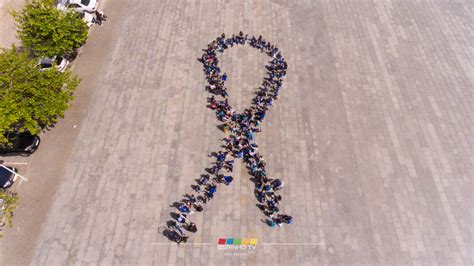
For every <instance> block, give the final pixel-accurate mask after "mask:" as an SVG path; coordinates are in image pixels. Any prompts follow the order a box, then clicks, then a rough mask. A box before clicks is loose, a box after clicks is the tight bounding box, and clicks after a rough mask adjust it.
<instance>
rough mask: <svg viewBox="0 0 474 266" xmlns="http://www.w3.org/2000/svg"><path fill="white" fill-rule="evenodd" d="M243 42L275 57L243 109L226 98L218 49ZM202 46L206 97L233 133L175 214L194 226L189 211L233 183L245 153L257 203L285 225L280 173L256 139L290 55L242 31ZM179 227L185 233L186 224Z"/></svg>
mask: <svg viewBox="0 0 474 266" xmlns="http://www.w3.org/2000/svg"><path fill="white" fill-rule="evenodd" d="M245 44H249V45H250V46H251V47H254V48H256V49H259V50H260V51H261V52H265V53H266V54H267V55H268V56H270V57H271V60H270V62H269V63H268V64H267V66H266V69H267V70H268V72H267V75H268V77H265V78H264V81H263V83H262V85H261V86H260V87H259V88H258V91H257V92H256V96H255V97H254V98H253V99H252V102H251V106H250V107H249V108H246V109H245V110H244V111H243V112H242V113H240V114H239V113H237V112H236V111H235V110H234V109H233V108H232V107H231V106H230V104H229V102H228V96H229V94H228V92H227V88H226V86H225V82H226V81H227V74H226V73H221V70H220V68H219V66H218V63H219V59H218V58H217V55H218V53H222V52H224V50H225V49H227V48H229V47H233V46H234V45H245ZM204 51H205V53H204V54H203V55H202V57H201V58H200V59H199V60H200V62H202V64H203V70H204V73H205V75H206V79H207V81H208V83H209V85H208V86H206V90H207V91H209V92H210V93H211V94H213V95H211V97H209V98H208V99H207V101H208V103H209V105H208V107H209V108H211V109H212V110H214V111H215V113H216V117H217V119H218V120H219V121H221V122H223V125H222V126H221V127H222V129H224V131H230V132H231V134H230V136H229V137H227V138H223V139H222V141H223V145H222V148H223V150H222V151H218V152H214V153H211V154H210V155H209V156H211V157H215V159H216V161H215V162H214V163H213V165H212V167H211V168H208V169H206V170H207V172H208V173H207V174H203V175H201V177H200V178H199V179H197V180H196V184H194V185H192V186H191V187H192V189H193V190H194V191H195V192H196V193H197V195H195V194H192V195H185V197H184V198H183V199H182V200H180V201H179V202H178V203H177V205H176V206H175V207H177V208H178V210H179V212H180V213H179V214H178V215H177V217H174V218H175V219H176V221H177V222H178V223H181V224H184V225H185V228H186V229H188V228H190V229H192V230H188V231H191V232H192V231H194V232H196V231H197V228H196V226H195V224H194V223H192V222H189V221H188V218H189V215H190V214H192V213H194V211H198V212H199V211H202V210H203V207H202V206H203V204H206V203H207V202H208V201H209V200H211V199H212V198H213V197H214V194H215V193H216V192H217V185H218V184H220V183H223V184H225V185H230V184H231V183H232V181H233V177H232V176H231V175H230V173H232V171H233V167H234V163H235V160H234V158H242V159H243V161H244V162H245V163H246V165H247V169H248V172H249V174H250V175H251V176H252V179H251V180H252V181H253V182H254V183H255V190H254V194H255V197H256V198H257V200H258V202H259V204H258V206H259V208H260V209H261V211H262V212H263V213H264V214H265V215H266V216H267V217H268V219H267V220H266V221H265V222H266V223H267V224H268V225H269V226H272V227H273V226H277V225H279V226H281V225H282V224H283V223H288V224H291V223H292V222H293V218H292V217H291V216H289V215H286V214H282V213H280V208H279V203H280V201H281V199H282V197H281V195H278V194H277V193H276V191H278V190H279V189H281V188H283V186H284V183H283V181H282V180H280V179H274V178H270V177H268V173H267V171H266V169H265V166H266V162H265V160H264V159H263V157H262V155H261V154H259V153H258V145H257V143H256V142H255V139H254V134H255V133H257V132H260V129H259V128H258V126H259V125H260V124H261V122H262V120H263V119H264V118H265V116H266V112H267V111H268V110H269V107H270V106H272V105H273V102H274V100H276V99H278V95H279V92H280V90H281V87H282V82H283V77H285V75H286V70H287V68H288V65H287V63H286V61H285V60H284V58H283V57H282V56H281V54H280V52H279V49H278V47H276V46H275V45H272V44H271V43H270V42H267V41H265V39H264V38H263V37H262V36H259V37H258V38H256V37H255V36H252V37H250V38H249V36H248V35H247V34H245V35H244V34H243V32H240V33H239V34H238V35H232V37H229V38H226V36H225V34H222V35H221V36H219V37H218V38H217V39H216V40H214V41H212V42H211V43H210V44H208V46H207V49H205V50H204ZM180 232H181V233H183V232H182V230H180ZM183 235H184V234H183Z"/></svg>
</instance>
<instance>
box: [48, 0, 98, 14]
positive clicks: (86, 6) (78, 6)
mask: <svg viewBox="0 0 474 266" xmlns="http://www.w3.org/2000/svg"><path fill="white" fill-rule="evenodd" d="M97 4H98V1H97V0H63V1H61V2H60V3H59V4H58V5H57V6H56V7H57V8H58V9H59V10H65V9H73V10H75V11H77V12H79V13H81V12H95V11H96V10H97Z"/></svg>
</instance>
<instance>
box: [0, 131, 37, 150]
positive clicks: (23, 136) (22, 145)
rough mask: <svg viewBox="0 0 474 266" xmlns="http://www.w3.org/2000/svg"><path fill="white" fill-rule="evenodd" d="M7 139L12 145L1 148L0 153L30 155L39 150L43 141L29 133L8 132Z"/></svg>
mask: <svg viewBox="0 0 474 266" xmlns="http://www.w3.org/2000/svg"><path fill="white" fill-rule="evenodd" d="M5 137H6V138H7V139H8V140H9V142H10V143H12V144H11V145H9V146H0V153H3V154H5V153H19V154H26V155H30V154H32V153H33V152H35V151H36V150H37V149H38V146H39V144H40V142H41V139H40V137H39V136H37V135H32V134H31V133H29V132H21V133H18V132H8V133H6V134H5Z"/></svg>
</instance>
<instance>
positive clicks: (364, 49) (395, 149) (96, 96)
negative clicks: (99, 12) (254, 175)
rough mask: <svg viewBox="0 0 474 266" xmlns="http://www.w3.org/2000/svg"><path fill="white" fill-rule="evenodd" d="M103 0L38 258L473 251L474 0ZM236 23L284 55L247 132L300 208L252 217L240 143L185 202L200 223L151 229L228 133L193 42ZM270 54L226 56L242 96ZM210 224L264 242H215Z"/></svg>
mask: <svg viewBox="0 0 474 266" xmlns="http://www.w3.org/2000/svg"><path fill="white" fill-rule="evenodd" d="M101 8H102V9H104V10H105V12H106V13H109V21H108V22H107V23H106V24H105V25H104V27H102V28H98V29H94V30H97V31H96V32H94V34H96V35H98V34H100V33H99V32H100V31H103V34H108V36H110V38H109V42H110V43H107V44H104V43H101V42H100V41H97V40H99V39H94V36H92V37H91V40H90V41H89V42H88V44H87V45H86V47H85V49H84V55H83V58H82V59H80V60H79V61H78V62H77V66H75V67H77V69H78V70H79V74H81V73H80V72H81V69H82V70H84V69H87V64H91V65H94V64H101V66H102V67H101V70H100V71H97V72H96V73H89V74H90V75H84V74H83V75H82V76H81V78H82V80H83V84H82V85H81V88H80V90H81V89H86V88H85V86H88V87H87V89H92V90H93V91H94V92H93V95H92V97H91V101H90V103H89V104H88V109H87V112H86V113H85V118H84V120H83V122H82V123H81V125H80V128H79V130H80V131H79V133H78V136H77V139H76V140H75V142H74V144H73V145H72V146H71V148H72V152H71V155H70V156H69V158H65V159H66V161H65V162H64V163H65V168H64V173H63V174H62V175H61V176H60V184H59V186H58V188H57V191H56V193H55V194H54V197H53V201H52V205H51V208H50V210H49V212H48V213H47V217H46V220H45V221H44V223H43V225H42V227H41V233H40V234H39V236H38V238H37V240H36V247H35V249H34V250H32V253H33V254H32V255H31V256H32V258H31V263H32V264H33V265H66V264H101V265H111V264H122V265H127V264H128V265H130V264H136V265H152V264H153V265H184V264H188V265H240V264H244V265H255V264H258V265H325V264H329V265H343V264H346V265H352V264H359V265H361V264H363V265H368V264H371V265H395V264H398V265H411V264H423V265H446V264H449V265H463V264H464V265H473V264H474V261H473V256H474V250H473V247H474V243H473V229H472V228H473V226H472V225H473V218H472V214H473V197H472V194H473V183H472V177H473V176H474V167H473V163H474V148H473V144H474V143H473V139H474V136H473V133H474V121H473V115H472V114H473V113H474V110H473V109H474V108H473V107H474V98H473V83H474V68H473V63H472V62H473V49H472V44H473V41H474V33H473V31H472V25H473V16H472V10H473V8H474V6H473V5H472V2H470V1H467V0H466V1H461V0H459V1H456V0H453V1H365V0H361V1H342V0H340V1H339V0H337V1H336V0H334V1H333V0H331V1H330V0H327V1H269V0H261V1H247V0H246V1H229V0H226V1H217V0H213V1H208V0H204V1H189V0H188V1H184V0H183V1H156V0H140V1H125V0H117V1H109V2H107V5H104V6H101ZM112 14H113V15H112ZM108 27H109V28H108ZM111 29H114V30H111ZM240 30H242V31H244V32H245V33H249V34H252V35H256V36H258V35H259V34H262V35H263V36H264V37H265V38H266V39H267V40H268V41H270V42H271V43H275V44H276V45H278V46H279V48H280V50H281V51H282V54H283V56H284V57H285V59H286V60H287V62H288V65H289V69H288V71H287V76H286V78H285V82H284V83H283V89H282V92H281V94H280V97H279V99H278V100H277V101H275V104H274V107H273V108H271V109H270V110H269V112H268V115H267V117H266V118H265V120H264V122H263V124H262V125H261V127H260V128H261V129H262V132H261V133H259V134H257V135H256V140H257V142H258V144H259V146H260V150H259V151H260V152H261V153H262V155H263V156H264V157H265V160H266V161H267V170H268V171H269V174H270V176H272V177H276V178H281V179H282V180H283V181H284V182H285V187H284V188H283V189H282V190H281V194H282V196H283V200H282V202H281V205H280V206H281V210H282V211H283V212H285V213H288V214H290V215H292V216H293V217H294V219H295V222H294V224H292V225H284V226H283V227H280V228H270V227H268V226H267V225H265V224H264V223H263V222H262V219H263V218H265V217H264V216H263V215H262V213H261V212H260V211H259V209H258V208H257V207H256V206H255V205H256V203H257V201H256V199H255V197H254V196H253V187H254V186H253V183H252V182H251V181H250V180H249V175H248V174H247V171H246V169H245V167H244V164H243V163H242V162H240V161H237V162H236V165H235V169H234V174H233V176H234V182H233V183H232V184H231V185H230V186H220V187H219V188H218V191H217V193H216V195H215V196H214V199H213V200H212V201H211V202H210V203H209V204H207V205H205V206H204V207H205V209H204V212H202V213H197V214H193V216H192V220H193V221H194V222H195V223H196V224H197V226H198V232H197V233H195V234H190V236H191V237H190V239H189V241H188V243H187V244H185V245H181V246H179V247H178V246H177V245H176V244H173V243H171V242H170V241H169V240H167V239H166V238H165V237H164V236H163V235H162V234H160V232H159V231H158V229H159V227H160V226H161V225H163V224H164V223H165V222H166V221H167V220H168V219H169V218H170V212H172V211H175V210H174V209H173V208H171V207H169V205H170V204H172V203H173V202H175V201H177V200H179V199H181V198H182V195H183V194H185V193H190V192H192V191H191V188H190V185H191V184H193V183H194V179H196V178H198V177H199V175H200V174H203V173H204V168H205V167H208V166H209V165H210V162H211V161H212V158H209V157H208V156H207V154H208V153H209V152H211V151H216V150H218V149H219V147H218V146H219V144H221V141H219V139H221V138H223V137H224V136H225V135H224V133H223V132H222V131H220V130H219V129H217V128H216V126H217V125H218V124H219V123H218V121H217V120H216V118H215V114H214V112H213V111H212V110H210V109H208V108H206V97H208V93H207V92H206V91H205V90H204V86H205V85H206V81H205V79H204V74H203V71H202V64H201V63H200V62H198V61H197V58H198V57H200V56H201V55H202V49H203V48H205V47H206V45H207V43H209V42H210V41H212V40H213V39H215V38H216V37H217V36H219V35H220V34H221V33H223V32H224V33H226V34H227V35H231V34H232V33H238V32H239V31H240ZM95 49H96V50H97V49H101V50H100V51H103V52H102V53H101V54H100V56H99V55H97V57H92V55H94V51H95ZM98 58H103V59H98ZM267 59H268V57H267V56H266V55H264V54H263V53H260V52H258V51H257V50H255V49H252V48H250V47H247V46H240V47H234V48H231V49H227V50H226V51H225V54H224V55H223V56H222V57H221V63H220V66H221V69H223V70H224V71H226V72H227V73H228V74H229V80H228V83H227V84H228V87H229V92H230V102H231V104H232V106H234V107H236V108H237V109H238V110H243V109H244V108H245V107H247V106H249V101H250V99H251V98H252V97H253V95H252V92H254V91H255V89H256V86H258V85H259V84H260V83H261V79H262V77H263V76H264V74H265V68H264V66H265V64H266V62H267V61H266V60H267ZM81 60H82V61H81ZM90 72H91V71H90ZM84 73H87V72H86V71H85V70H84ZM91 80H94V82H91ZM73 108H77V107H73ZM65 119H68V117H67V116H66V118H65ZM42 149H47V147H42ZM45 178H46V177H45ZM219 238H256V239H258V242H257V245H256V248H255V250H221V249H219V248H218V245H217V241H218V239H219ZM33 243H35V242H33Z"/></svg>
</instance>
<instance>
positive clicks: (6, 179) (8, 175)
mask: <svg viewBox="0 0 474 266" xmlns="http://www.w3.org/2000/svg"><path fill="white" fill-rule="evenodd" d="M6 168H8V169H10V170H11V171H9V170H8V169H6ZM16 172H17V169H16V168H14V167H10V166H5V165H1V166H0V187H2V188H9V187H11V186H12V185H13V182H14V181H15V176H16V174H15V173H16Z"/></svg>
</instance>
